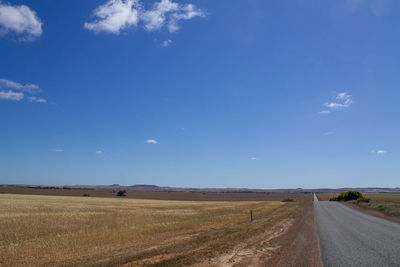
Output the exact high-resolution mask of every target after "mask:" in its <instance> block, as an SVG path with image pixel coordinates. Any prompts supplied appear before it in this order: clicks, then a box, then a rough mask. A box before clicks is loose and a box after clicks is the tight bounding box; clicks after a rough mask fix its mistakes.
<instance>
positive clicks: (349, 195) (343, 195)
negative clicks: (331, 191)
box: [329, 190, 364, 201]
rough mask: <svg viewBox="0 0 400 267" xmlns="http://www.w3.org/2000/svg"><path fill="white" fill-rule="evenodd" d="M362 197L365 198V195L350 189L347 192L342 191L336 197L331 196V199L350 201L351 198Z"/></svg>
mask: <svg viewBox="0 0 400 267" xmlns="http://www.w3.org/2000/svg"><path fill="white" fill-rule="evenodd" d="M359 198H360V199H362V198H364V197H363V195H362V194H361V193H360V192H358V191H354V190H350V191H347V192H342V193H340V194H339V195H337V196H336V197H333V198H331V199H330V200H329V201H350V200H357V199H359Z"/></svg>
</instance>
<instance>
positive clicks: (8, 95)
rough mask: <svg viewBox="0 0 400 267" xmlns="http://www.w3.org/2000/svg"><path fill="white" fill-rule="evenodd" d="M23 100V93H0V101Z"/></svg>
mask: <svg viewBox="0 0 400 267" xmlns="http://www.w3.org/2000/svg"><path fill="white" fill-rule="evenodd" d="M23 98H24V93H21V92H13V91H11V90H9V91H8V92H7V91H0V99H5V100H12V101H20V100H22V99H23Z"/></svg>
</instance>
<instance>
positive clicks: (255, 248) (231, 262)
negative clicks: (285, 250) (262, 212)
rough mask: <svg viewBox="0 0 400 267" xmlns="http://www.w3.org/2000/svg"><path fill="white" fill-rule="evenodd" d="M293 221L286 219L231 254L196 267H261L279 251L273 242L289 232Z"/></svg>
mask: <svg viewBox="0 0 400 267" xmlns="http://www.w3.org/2000/svg"><path fill="white" fill-rule="evenodd" d="M293 221H294V220H293V219H285V220H283V221H281V222H279V223H278V224H276V225H274V226H273V227H272V228H271V229H270V230H268V231H265V232H264V233H263V234H262V235H259V236H256V237H253V238H251V239H248V240H245V241H243V242H242V243H240V244H239V245H238V246H237V247H235V248H234V249H233V250H232V251H231V252H229V253H227V254H223V255H221V256H219V257H218V258H216V259H213V260H212V263H211V262H207V263H199V264H195V265H194V266H195V267H201V266H210V265H212V266H261V265H262V263H263V261H265V259H266V258H270V257H271V256H272V255H273V253H274V251H276V250H277V249H279V245H278V246H277V245H276V244H274V245H273V244H272V243H271V241H272V240H273V239H275V238H277V237H279V236H281V235H282V234H284V233H285V232H287V231H288V229H289V228H290V227H291V226H292V224H293Z"/></svg>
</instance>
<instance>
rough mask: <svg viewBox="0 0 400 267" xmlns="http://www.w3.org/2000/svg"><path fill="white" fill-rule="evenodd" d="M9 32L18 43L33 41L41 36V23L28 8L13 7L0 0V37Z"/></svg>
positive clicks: (23, 6) (21, 6) (24, 6)
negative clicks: (15, 37)
mask: <svg viewBox="0 0 400 267" xmlns="http://www.w3.org/2000/svg"><path fill="white" fill-rule="evenodd" d="M10 32H12V33H14V34H15V36H17V38H18V40H20V41H33V40H34V39H35V38H37V37H39V36H41V35H42V22H41V21H40V19H39V18H38V17H37V16H36V12H35V11H33V10H31V9H30V8H29V7H28V6H26V5H20V6H13V5H10V4H4V3H2V2H1V0H0V36H2V35H6V34H8V33H10Z"/></svg>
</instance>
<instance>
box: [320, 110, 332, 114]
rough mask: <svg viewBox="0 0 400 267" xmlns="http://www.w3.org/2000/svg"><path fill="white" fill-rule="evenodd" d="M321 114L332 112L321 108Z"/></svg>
mask: <svg viewBox="0 0 400 267" xmlns="http://www.w3.org/2000/svg"><path fill="white" fill-rule="evenodd" d="M318 113H319V114H329V113H331V112H330V111H329V110H321V111H320V112H318Z"/></svg>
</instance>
